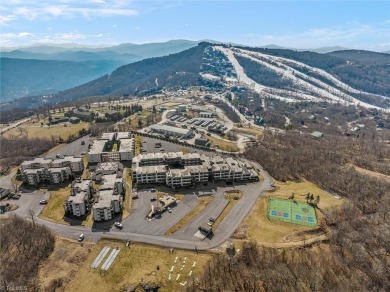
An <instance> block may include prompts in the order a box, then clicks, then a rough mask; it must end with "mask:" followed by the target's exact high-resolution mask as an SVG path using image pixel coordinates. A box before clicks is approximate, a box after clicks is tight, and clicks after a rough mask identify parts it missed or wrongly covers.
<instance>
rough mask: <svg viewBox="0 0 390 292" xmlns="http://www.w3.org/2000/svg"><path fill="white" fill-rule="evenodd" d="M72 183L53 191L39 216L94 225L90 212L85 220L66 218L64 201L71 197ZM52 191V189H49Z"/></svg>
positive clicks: (57, 221)
mask: <svg viewBox="0 0 390 292" xmlns="http://www.w3.org/2000/svg"><path fill="white" fill-rule="evenodd" d="M70 189H71V185H70V184H69V185H68V186H65V187H62V188H60V189H58V190H55V191H51V197H50V199H49V202H48V204H47V205H46V206H45V207H44V208H43V211H42V213H41V214H40V215H39V217H41V218H44V219H47V220H49V221H53V222H56V223H60V224H72V225H73V224H75V225H85V226H89V227H92V225H93V219H92V214H89V215H88V216H87V218H86V219H85V220H77V219H69V218H65V217H64V215H65V210H64V202H65V200H66V199H67V198H68V197H69V194H70ZM49 191H50V190H49Z"/></svg>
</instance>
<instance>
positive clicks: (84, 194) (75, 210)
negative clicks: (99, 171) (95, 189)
mask: <svg viewBox="0 0 390 292" xmlns="http://www.w3.org/2000/svg"><path fill="white" fill-rule="evenodd" d="M91 197H92V181H91V180H83V181H75V182H73V183H72V188H71V190H70V196H69V197H68V198H67V200H66V201H65V203H64V208H65V213H68V214H70V215H72V216H76V217H82V216H85V215H86V214H87V211H88V209H89V208H90V203H89V202H90V199H91Z"/></svg>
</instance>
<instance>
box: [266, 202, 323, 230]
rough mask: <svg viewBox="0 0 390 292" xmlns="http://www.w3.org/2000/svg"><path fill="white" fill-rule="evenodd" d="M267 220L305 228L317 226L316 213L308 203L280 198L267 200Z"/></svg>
mask: <svg viewBox="0 0 390 292" xmlns="http://www.w3.org/2000/svg"><path fill="white" fill-rule="evenodd" d="M268 218H270V219H271V220H275V221H283V222H287V223H294V224H300V225H306V226H316V225H317V218H316V212H315V210H314V208H313V207H312V206H310V205H309V204H308V203H305V202H297V201H293V200H286V199H280V198H273V197H270V198H269V200H268Z"/></svg>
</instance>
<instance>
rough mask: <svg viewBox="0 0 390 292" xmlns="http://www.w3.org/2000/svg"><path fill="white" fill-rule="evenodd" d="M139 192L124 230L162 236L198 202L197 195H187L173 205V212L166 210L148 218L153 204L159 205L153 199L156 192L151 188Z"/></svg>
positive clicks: (125, 221)
mask: <svg viewBox="0 0 390 292" xmlns="http://www.w3.org/2000/svg"><path fill="white" fill-rule="evenodd" d="M137 193H138V196H139V198H138V199H136V200H133V206H132V212H131V215H130V216H129V217H127V218H126V219H124V220H123V221H122V223H123V229H122V231H123V232H133V233H143V234H148V235H161V236H162V235H164V234H165V232H167V231H168V230H169V229H170V228H171V227H172V226H174V225H176V224H177V223H178V222H179V221H180V220H181V219H182V218H183V217H185V216H186V215H187V214H188V213H189V212H190V211H191V210H192V209H193V208H195V207H196V205H197V204H198V203H197V201H196V196H194V195H186V196H184V198H183V200H181V201H180V202H178V203H177V205H176V206H174V207H171V208H172V213H169V212H164V213H162V214H161V216H160V217H157V218H153V219H152V220H148V219H146V216H147V215H148V214H149V212H150V210H151V206H152V204H153V205H154V206H157V201H154V202H152V201H151V198H152V197H155V196H156V194H155V193H152V192H151V191H150V189H148V190H142V191H138V192H137Z"/></svg>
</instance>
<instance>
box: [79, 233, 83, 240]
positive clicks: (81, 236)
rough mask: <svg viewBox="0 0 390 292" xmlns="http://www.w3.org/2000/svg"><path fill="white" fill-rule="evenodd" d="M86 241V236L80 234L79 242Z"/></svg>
mask: <svg viewBox="0 0 390 292" xmlns="http://www.w3.org/2000/svg"><path fill="white" fill-rule="evenodd" d="M83 240H84V234H82V233H81V234H80V236H79V238H78V241H79V242H82V241H83Z"/></svg>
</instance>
